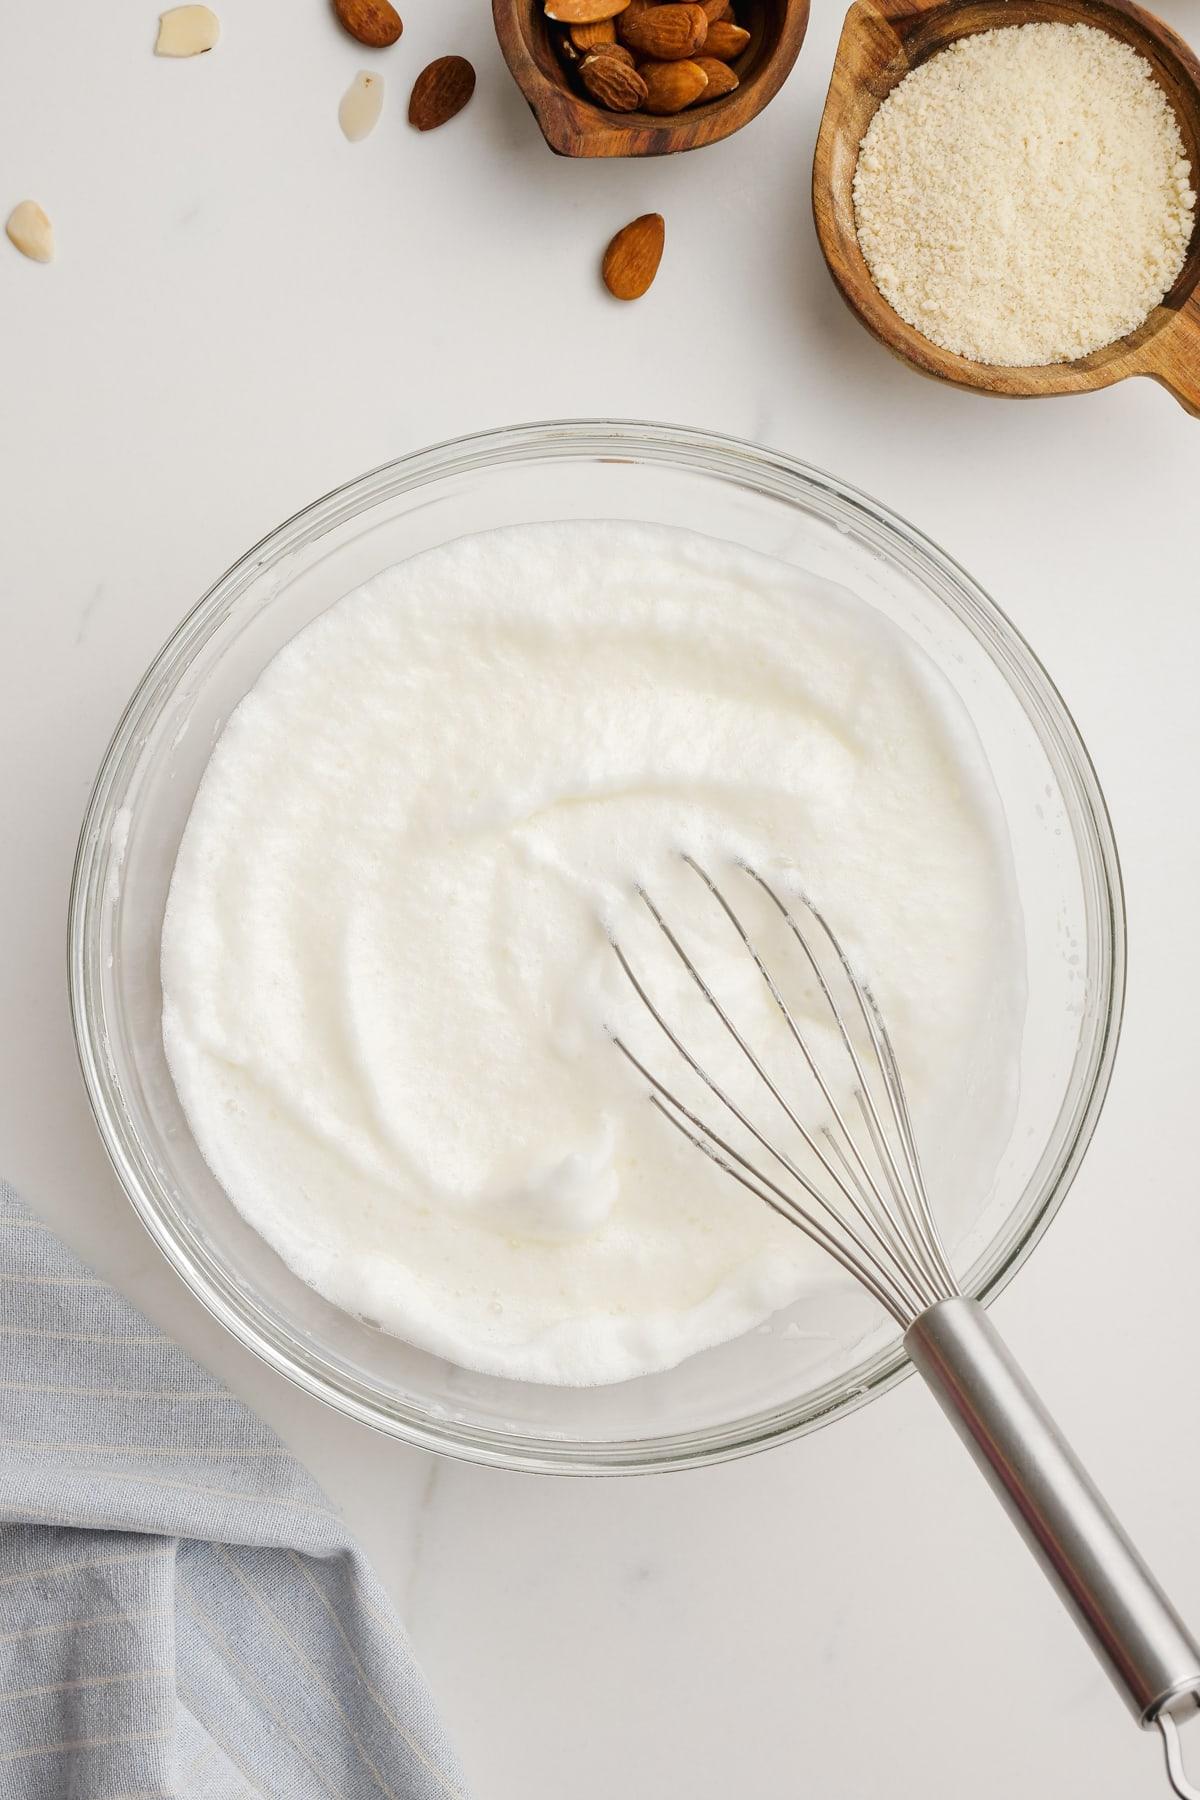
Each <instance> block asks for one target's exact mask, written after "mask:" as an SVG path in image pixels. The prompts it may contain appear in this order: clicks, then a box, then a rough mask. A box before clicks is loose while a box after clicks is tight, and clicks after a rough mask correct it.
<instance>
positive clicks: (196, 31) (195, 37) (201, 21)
mask: <svg viewBox="0 0 1200 1800" xmlns="http://www.w3.org/2000/svg"><path fill="white" fill-rule="evenodd" d="M220 36H221V21H220V20H219V19H218V18H217V15H216V13H215V12H213V11H212V9H211V7H208V6H173V7H172V8H171V10H170V12H165V13H160V14H159V20H158V36H157V38H156V39H155V41H154V54H155V56H203V55H204V52H205V51H206V50H211V49H212V48H213V47H214V45H215V44H216V43H217V41H218V39H219V38H220Z"/></svg>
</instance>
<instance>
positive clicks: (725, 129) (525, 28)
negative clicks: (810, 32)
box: [492, 0, 809, 156]
mask: <svg viewBox="0 0 1200 1800" xmlns="http://www.w3.org/2000/svg"><path fill="white" fill-rule="evenodd" d="M808 8H809V0H492V17H493V19H494V21H495V25H496V36H497V37H498V38H499V40H500V48H501V50H502V51H503V53H504V60H505V62H506V63H507V64H508V67H509V70H510V71H511V73H512V76H513V79H514V80H515V81H516V83H517V86H518V87H519V88H520V89H521V92H522V93H523V94H524V96H525V98H526V100H528V102H529V105H530V107H531V109H532V111H533V114H534V117H535V118H536V119H537V122H538V124H539V126H540V127H541V130H542V135H543V137H544V138H545V140H546V142H547V143H548V144H549V146H550V148H551V149H552V150H553V151H555V152H556V154H558V155H559V156H665V155H668V154H670V153H671V152H672V151H676V150H694V149H696V148H697V146H699V145H701V144H715V143H716V142H717V141H718V140H719V139H720V138H725V137H728V136H729V135H730V134H731V133H732V132H734V131H737V130H738V129H739V128H740V127H741V126H743V125H745V124H746V122H747V120H749V119H752V118H754V116H755V114H756V113H760V112H761V111H762V109H763V107H764V106H765V105H766V104H767V102H768V100H771V99H772V98H773V97H774V96H775V94H777V93H778V92H779V89H780V88H781V87H782V85H783V83H784V81H785V80H786V78H787V76H788V74H789V73H790V71H791V68H792V64H793V63H794V62H795V60H796V57H797V56H798V55H799V52H800V46H801V44H802V43H803V42H804V33H805V31H806V29H807V27H808Z"/></svg>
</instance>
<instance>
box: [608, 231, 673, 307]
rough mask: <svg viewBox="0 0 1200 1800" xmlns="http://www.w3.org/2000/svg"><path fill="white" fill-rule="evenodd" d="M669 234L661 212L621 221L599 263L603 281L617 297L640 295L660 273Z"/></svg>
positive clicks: (633, 298)
mask: <svg viewBox="0 0 1200 1800" xmlns="http://www.w3.org/2000/svg"><path fill="white" fill-rule="evenodd" d="M666 235H667V234H666V226H665V225H664V223H663V216H662V214H661V213H643V214H642V216H641V218H640V219H634V220H633V221H632V223H631V224H629V225H622V227H621V229H620V231H618V233H617V235H616V237H615V238H613V240H612V242H611V243H610V244H609V246H608V249H607V250H606V251H605V252H604V261H603V262H602V263H601V265H600V273H601V275H602V276H603V277H604V285H605V287H606V288H607V289H608V291H609V293H610V294H612V295H613V297H614V299H617V300H640V299H641V297H642V295H643V294H644V293H645V292H646V289H647V288H648V287H649V286H650V283H651V282H652V281H653V280H654V277H655V276H656V275H657V274H658V265H659V263H660V262H661V261H662V253H663V244H664V242H665V241H666Z"/></svg>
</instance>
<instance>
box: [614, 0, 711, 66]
mask: <svg viewBox="0 0 1200 1800" xmlns="http://www.w3.org/2000/svg"><path fill="white" fill-rule="evenodd" d="M618 29H619V31H620V36H621V41H622V42H623V43H626V44H628V45H629V48H630V49H631V50H636V51H637V52H638V54H639V55H640V56H648V57H650V58H651V60H652V61H654V62H674V61H676V60H677V59H681V58H683V57H685V56H691V55H692V53H693V52H694V51H696V50H699V48H700V46H701V45H702V44H703V43H704V39H705V35H706V33H707V31H708V20H707V19H706V18H705V16H704V8H703V7H702V6H691V5H667V6H651V7H648V8H647V10H646V11H645V12H639V13H638V14H637V15H636V16H635V17H634V18H632V19H628V20H626V21H624V22H623V24H622V26H620V27H619V28H618Z"/></svg>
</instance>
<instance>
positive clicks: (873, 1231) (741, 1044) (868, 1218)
mask: <svg viewBox="0 0 1200 1800" xmlns="http://www.w3.org/2000/svg"><path fill="white" fill-rule="evenodd" d="M684 860H685V861H686V862H688V863H689V864H690V866H691V867H692V868H694V869H695V870H696V873H697V874H698V875H699V876H700V877H701V879H702V880H704V881H705V883H706V885H708V886H710V887H711V885H712V884H711V883H710V882H709V881H708V877H707V876H706V875H705V873H704V871H703V870H702V869H701V868H700V866H699V864H697V863H693V862H692V860H691V858H690V857H685V858H684ZM713 892H714V893H716V890H715V889H713ZM638 896H639V898H640V899H641V900H642V902H643V904H644V905H645V907H646V909H647V911H648V912H649V913H650V916H651V918H652V919H653V920H654V922H655V924H656V925H657V926H658V928H659V930H660V931H661V932H662V934H663V936H664V937H665V938H666V940H667V942H668V943H669V944H670V946H671V949H672V950H673V951H674V953H675V955H676V957H677V958H678V959H679V961H680V963H681V964H682V965H683V967H684V969H685V970H686V972H687V974H688V976H689V977H690V978H691V980H692V982H693V983H694V984H695V986H696V988H697V989H698V990H699V992H700V994H701V996H702V997H703V999H704V1001H705V1003H706V1004H707V1005H708V1006H709V1007H711V1008H712V1010H713V1012H714V1013H715V1014H716V1016H717V1018H718V1019H719V1020H720V1022H721V1024H722V1026H723V1027H724V1029H725V1030H726V1031H727V1032H728V1034H729V1036H730V1037H731V1038H732V1039H733V1041H734V1043H735V1044H736V1045H737V1047H738V1049H739V1050H740V1051H741V1052H742V1054H743V1056H744V1057H745V1058H746V1060H747V1061H748V1062H749V1063H750V1066H751V1067H752V1068H753V1070H754V1072H755V1074H756V1075H757V1076H758V1077H759V1078H760V1080H761V1081H762V1083H763V1085H764V1086H765V1087H766V1089H767V1091H768V1093H770V1095H771V1096H772V1098H773V1099H774V1100H775V1101H776V1103H777V1104H778V1105H779V1107H780V1108H781V1110H782V1111H783V1113H784V1114H785V1116H786V1118H787V1119H788V1121H789V1123H790V1124H791V1125H792V1126H793V1127H794V1128H795V1130H796V1131H797V1133H798V1134H799V1136H800V1137H801V1139H802V1140H803V1142H804V1143H805V1145H806V1146H807V1147H808V1149H809V1151H810V1152H811V1153H812V1154H813V1156H815V1157H816V1159H817V1161H818V1162H819V1163H820V1165H821V1167H822V1168H823V1169H824V1171H825V1173H826V1175H827V1176H828V1177H829V1179H830V1181H832V1182H833V1183H834V1184H835V1186H836V1187H837V1189H838V1191H839V1193H840V1194H841V1195H842V1198H843V1199H844V1201H845V1202H846V1204H847V1205H848V1206H849V1207H850V1208H851V1210H852V1211H853V1212H854V1213H855V1215H856V1216H857V1217H858V1219H859V1220H860V1222H861V1224H862V1225H863V1226H864V1227H865V1229H866V1230H867V1231H868V1232H869V1233H870V1235H871V1237H872V1238H873V1239H874V1241H875V1243H876V1244H877V1245H878V1246H879V1248H880V1249H881V1250H882V1251H883V1252H884V1254H885V1255H889V1254H890V1255H891V1256H892V1258H893V1260H894V1261H896V1262H897V1265H898V1267H900V1268H901V1269H903V1263H902V1261H901V1260H900V1259H898V1258H897V1257H896V1250H895V1245H894V1244H892V1243H890V1242H889V1241H888V1239H887V1237H886V1235H885V1234H882V1233H881V1231H880V1229H879V1224H878V1221H877V1220H876V1218H875V1217H874V1216H873V1214H872V1213H871V1211H870V1209H869V1208H864V1207H863V1206H862V1205H861V1204H860V1202H859V1201H858V1200H857V1199H856V1197H855V1195H854V1194H853V1193H852V1192H851V1191H850V1189H849V1188H848V1187H847V1186H846V1184H845V1182H844V1181H843V1180H842V1179H841V1177H840V1176H839V1175H838V1172H837V1170H836V1169H835V1168H834V1167H833V1166H832V1164H831V1163H830V1162H829V1160H828V1158H827V1157H826V1156H825V1155H824V1153H823V1152H822V1150H821V1148H820V1145H819V1144H818V1143H817V1142H816V1141H815V1139H814V1138H813V1136H812V1133H811V1132H810V1131H809V1130H808V1129H807V1127H806V1126H805V1124H804V1122H803V1120H802V1119H801V1118H800V1117H799V1116H798V1115H797V1113H796V1111H795V1109H794V1108H793V1107H792V1106H791V1105H789V1103H788V1101H787V1099H786V1097H785V1096H784V1094H783V1093H782V1092H781V1091H780V1089H779V1087H778V1086H777V1085H776V1083H775V1082H774V1081H773V1080H772V1079H771V1077H770V1075H769V1074H768V1072H767V1070H766V1069H765V1068H764V1067H763V1064H762V1062H761V1060H760V1059H759V1057H757V1056H756V1055H755V1053H754V1051H753V1050H752V1049H751V1047H750V1045H749V1043H748V1042H747V1041H746V1039H745V1037H744V1036H743V1034H742V1033H741V1032H740V1031H739V1030H738V1029H737V1027H736V1025H735V1024H734V1023H733V1021H732V1019H731V1018H730V1017H729V1014H728V1013H727V1012H726V1010H725V1008H724V1007H723V1006H722V1005H721V1003H720V1001H719V1000H718V999H717V997H716V995H715V994H714V993H713V991H712V989H711V988H710V987H709V985H708V983H707V982H706V981H705V980H704V977H703V976H702V975H701V974H700V971H699V970H698V969H697V967H696V965H695V963H694V962H693V961H692V959H691V957H690V956H689V955H688V953H687V951H686V950H685V949H684V948H683V945H682V944H681V943H680V941H679V939H678V938H677V937H676V935H675V933H674V932H673V931H672V930H671V928H670V926H669V925H668V924H667V922H666V920H665V919H664V918H663V916H662V914H661V912H660V911H659V909H658V907H657V906H656V905H655V904H654V901H653V900H652V899H651V897H650V895H649V894H648V893H647V892H646V890H645V889H644V888H641V887H639V888H638ZM717 898H718V899H719V898H720V896H719V895H717ZM725 910H726V911H727V912H728V911H729V909H728V907H726V909H725ZM729 916H730V918H731V920H732V921H733V924H734V925H735V927H736V928H737V930H738V932H739V935H740V936H741V937H742V941H743V942H744V943H745V944H746V947H747V948H748V949H749V950H750V953H751V955H752V956H753V957H754V959H755V962H756V963H758V966H759V967H760V968H763V965H762V963H761V961H760V959H759V957H758V955H757V952H756V951H755V949H754V947H753V945H752V944H751V943H750V941H749V939H748V938H747V937H746V935H745V932H744V931H743V930H742V927H741V925H740V924H739V922H738V920H737V919H736V917H734V915H733V914H732V913H729ZM627 972H628V970H627ZM763 974H764V977H765V979H766V980H767V981H768V983H770V982H771V977H770V975H769V974H768V973H767V971H766V970H765V969H763ZM775 991H776V992H777V990H775ZM643 998H645V996H644V995H643ZM779 1003H780V1005H781V1006H783V1000H782V996H780V997H779ZM651 1010H652V1011H654V1009H653V1007H652V1008H651ZM785 1016H787V1015H786V1008H785ZM656 1017H657V1019H658V1023H659V1024H660V1026H661V1025H662V1023H663V1021H662V1019H661V1015H657V1014H656ZM664 1029H665V1027H664ZM794 1029H795V1027H794V1026H793V1030H794ZM667 1035H668V1036H669V1037H670V1038H671V1041H672V1042H673V1043H674V1044H675V1047H676V1049H680V1048H681V1046H680V1045H679V1042H678V1039H676V1038H675V1037H674V1035H673V1034H672V1033H671V1032H669V1031H668V1033H667ZM682 1053H683V1054H684V1055H685V1057H686V1056H687V1053H686V1051H684V1052H682ZM687 1060H688V1062H689V1064H690V1066H691V1067H693V1068H694V1069H695V1070H696V1072H697V1073H698V1074H699V1075H700V1076H701V1079H702V1080H704V1081H705V1083H706V1084H707V1085H708V1086H709V1087H710V1088H711V1090H712V1091H713V1092H714V1093H715V1094H716V1095H717V1097H718V1099H720V1100H722V1101H723V1102H724V1104H725V1105H726V1106H727V1107H729V1109H730V1111H731V1112H734V1113H735V1116H736V1117H738V1119H739V1122H740V1123H742V1124H743V1125H745V1126H746V1127H747V1129H748V1130H751V1131H752V1132H753V1133H754V1136H755V1137H756V1139H757V1140H758V1142H759V1143H760V1144H762V1146H763V1148H764V1149H766V1150H767V1151H768V1152H769V1154H770V1155H771V1156H773V1157H774V1158H775V1160H776V1161H777V1162H779V1163H780V1164H781V1165H782V1166H783V1167H784V1168H785V1169H786V1170H787V1171H788V1173H789V1174H790V1175H792V1176H794V1177H795V1178H796V1179H797V1180H803V1179H804V1177H803V1175H802V1173H801V1171H800V1170H799V1169H798V1168H797V1167H796V1164H795V1163H794V1162H793V1161H792V1159H791V1158H790V1157H789V1156H787V1155H785V1154H784V1152H782V1151H781V1150H780V1149H779V1148H778V1147H777V1146H776V1145H774V1144H772V1143H770V1142H769V1141H768V1140H767V1139H766V1138H765V1137H764V1136H763V1134H762V1133H761V1132H760V1131H759V1130H758V1129H757V1127H755V1126H754V1125H752V1124H751V1123H750V1122H749V1120H748V1119H747V1118H746V1117H745V1115H744V1114H742V1113H740V1112H738V1111H737V1109H736V1108H735V1107H734V1106H733V1105H732V1103H731V1101H730V1100H729V1097H728V1096H727V1095H726V1094H724V1093H723V1092H722V1091H721V1090H720V1089H719V1088H717V1087H716V1086H715V1084H714V1083H713V1082H712V1081H711V1080H710V1079H709V1077H708V1076H707V1074H706V1073H705V1071H704V1070H702V1069H700V1068H699V1066H698V1065H697V1064H696V1063H695V1061H694V1059H692V1058H691V1057H687ZM817 1076H818V1080H821V1077H820V1073H819V1071H817ZM822 1089H823V1091H825V1090H824V1083H823V1082H822ZM831 1103H832V1100H831ZM818 1198H820V1199H821V1203H822V1204H823V1205H824V1206H825V1208H826V1210H827V1211H829V1212H831V1213H833V1215H834V1217H835V1218H836V1219H837V1222H838V1224H839V1225H840V1226H841V1228H842V1229H843V1230H845V1231H847V1232H848V1233H852V1234H853V1232H852V1227H851V1226H850V1225H849V1224H848V1222H847V1221H846V1220H845V1219H844V1218H843V1217H842V1216H841V1214H840V1213H839V1212H837V1211H836V1210H835V1209H834V1208H833V1207H832V1206H831V1204H830V1202H829V1199H828V1196H818ZM855 1242H856V1243H857V1244H859V1246H860V1248H864V1249H865V1246H862V1244H861V1240H859V1239H858V1238H857V1236H856V1235H855ZM905 1278H906V1279H907V1276H906V1277H905ZM915 1297H916V1298H920V1297H921V1296H920V1294H919V1293H917V1294H916V1295H915Z"/></svg>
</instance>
